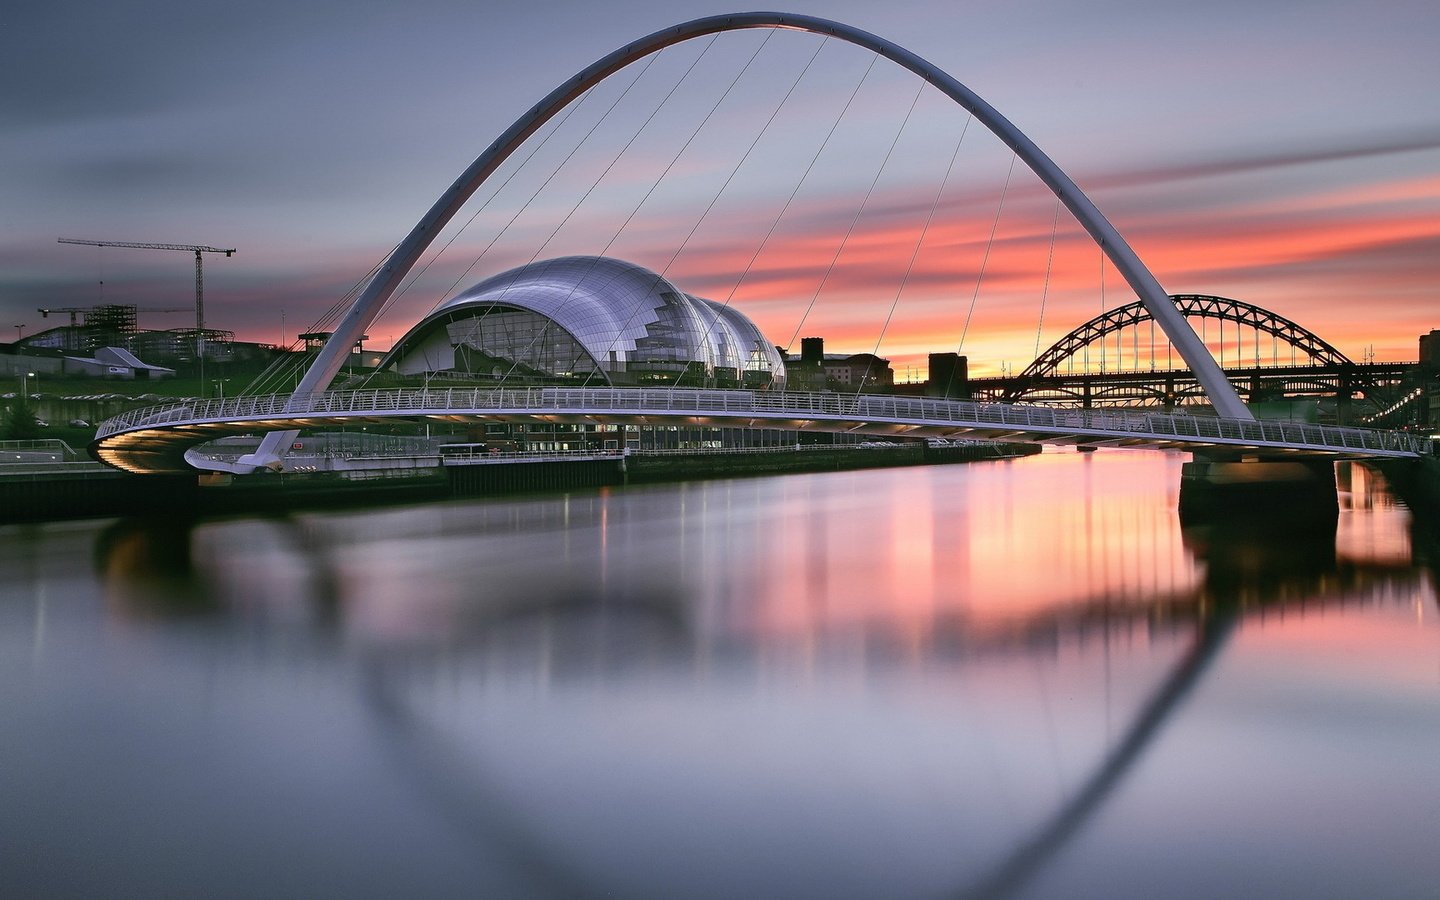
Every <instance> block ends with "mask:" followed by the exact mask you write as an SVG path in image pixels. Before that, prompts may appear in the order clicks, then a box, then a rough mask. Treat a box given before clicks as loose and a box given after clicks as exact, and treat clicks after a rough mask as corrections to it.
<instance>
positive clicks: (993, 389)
mask: <svg viewBox="0 0 1440 900" xmlns="http://www.w3.org/2000/svg"><path fill="white" fill-rule="evenodd" d="M1171 299H1172V300H1173V301H1174V303H1175V307H1176V309H1178V310H1179V311H1180V313H1181V314H1182V315H1183V316H1184V317H1185V318H1187V319H1192V318H1194V319H1215V320H1219V321H1220V322H1221V325H1222V338H1223V325H1224V323H1225V322H1232V323H1234V324H1235V326H1236V330H1237V335H1239V334H1241V333H1242V332H1241V329H1251V330H1253V334H1254V340H1255V341H1256V345H1255V353H1254V357H1253V362H1245V361H1244V360H1245V357H1246V356H1247V355H1248V354H1247V353H1246V352H1245V349H1246V348H1245V347H1244V345H1243V341H1242V339H1241V338H1240V337H1238V336H1237V338H1236V340H1235V341H1234V342H1233V343H1230V342H1226V345H1229V346H1232V347H1234V349H1235V350H1236V353H1235V362H1234V363H1231V364H1228V365H1226V364H1224V362H1223V359H1224V355H1223V351H1222V354H1221V359H1222V365H1226V367H1225V372H1226V374H1227V377H1228V378H1229V379H1230V381H1231V383H1232V385H1233V386H1234V387H1235V390H1236V391H1237V393H1239V394H1240V395H1241V396H1242V397H1245V398H1246V400H1247V402H1251V403H1254V402H1258V401H1263V400H1270V399H1278V398H1282V397H1314V398H1326V397H1333V398H1338V399H1340V400H1342V401H1345V402H1348V401H1349V400H1350V399H1351V398H1353V397H1355V396H1357V395H1360V394H1363V395H1364V396H1366V397H1367V398H1369V399H1371V400H1373V401H1376V402H1377V403H1379V405H1382V406H1383V405H1384V404H1385V403H1386V402H1389V401H1392V400H1394V399H1395V398H1396V397H1397V396H1398V393H1397V392H1398V391H1400V390H1402V388H1403V385H1404V383H1405V380H1406V378H1407V377H1409V375H1410V370H1411V369H1412V368H1413V366H1412V365H1411V364H1409V363H1368V362H1367V363H1356V362H1354V361H1353V360H1351V359H1350V358H1349V357H1347V356H1346V355H1345V354H1344V353H1342V352H1340V351H1339V350H1338V349H1336V348H1335V347H1334V346H1333V345H1331V344H1330V343H1329V342H1328V341H1326V340H1325V339H1324V338H1322V337H1320V336H1319V335H1317V334H1315V333H1314V332H1313V331H1310V330H1309V329H1308V328H1305V327H1304V326H1302V325H1300V324H1298V323H1296V322H1294V321H1292V320H1291V319H1287V318H1286V317H1284V316H1282V315H1279V314H1278V313H1274V312H1271V311H1270V310H1267V309H1264V308H1263V307H1259V306H1256V305H1254V304H1253V303H1247V302H1245V301H1243V300H1235V299H1231V298H1229V297H1219V296H1215V295H1213V294H1175V295H1172V297H1171ZM1146 323H1150V325H1151V329H1152V332H1153V329H1154V324H1155V320H1154V318H1153V317H1152V316H1151V315H1150V312H1149V310H1148V309H1147V308H1146V307H1145V306H1144V305H1143V304H1141V303H1136V302H1132V303H1128V304H1126V305H1124V306H1119V307H1116V308H1115V309H1111V310H1107V311H1106V312H1104V313H1101V314H1100V315H1098V316H1095V317H1094V318H1092V319H1090V320H1089V321H1087V322H1085V323H1083V324H1082V325H1079V326H1077V327H1076V328H1075V329H1074V330H1072V331H1071V332H1070V333H1069V334H1067V335H1065V336H1064V337H1062V338H1060V339H1059V340H1057V341H1056V342H1055V343H1053V344H1051V345H1050V347H1048V348H1047V349H1046V350H1045V351H1044V352H1043V353H1041V354H1040V355H1039V356H1037V357H1036V358H1035V360H1034V361H1033V362H1031V363H1030V365H1029V366H1027V367H1026V368H1025V370H1024V371H1023V372H1021V373H1020V374H1019V375H1013V376H1002V377H999V378H978V379H973V380H972V382H971V388H972V396H974V397H976V398H979V399H986V400H1004V401H1007V402H1020V401H1025V402H1032V403H1034V402H1039V403H1046V404H1059V405H1062V406H1070V405H1082V406H1086V407H1088V406H1092V405H1094V406H1107V407H1117V406H1118V407H1123V406H1140V407H1147V406H1156V405H1163V406H1165V407H1166V408H1173V407H1175V406H1178V405H1184V404H1187V403H1192V402H1199V401H1203V400H1204V399H1205V393H1204V391H1203V389H1202V388H1201V386H1200V385H1199V384H1198V383H1197V382H1196V381H1195V379H1194V377H1193V375H1192V374H1191V373H1190V372H1189V371H1188V370H1186V369H1183V368H1178V367H1176V366H1175V365H1174V363H1173V362H1171V361H1169V360H1160V361H1159V362H1160V364H1159V365H1157V364H1156V362H1157V360H1156V359H1155V357H1154V352H1155V346H1154V335H1153V333H1152V335H1151V338H1150V343H1151V347H1150V349H1151V354H1152V356H1151V361H1150V365H1149V366H1144V365H1142V364H1141V358H1142V357H1141V352H1140V347H1141V346H1142V344H1141V342H1140V341H1139V340H1138V338H1139V333H1140V331H1141V330H1142V329H1143V327H1144V326H1145V325H1146ZM1127 331H1128V332H1130V333H1132V334H1134V335H1135V336H1136V337H1137V341H1136V342H1135V344H1134V345H1132V346H1134V351H1133V361H1132V363H1131V364H1130V365H1129V366H1126V365H1125V364H1119V365H1116V366H1113V367H1110V368H1109V369H1108V370H1107V369H1106V368H1103V367H1102V369H1101V370H1100V371H1098V372H1097V371H1095V370H1094V369H1093V368H1092V367H1090V366H1089V365H1087V366H1086V368H1085V370H1084V371H1075V370H1074V368H1073V366H1072V367H1070V368H1068V369H1067V367H1066V363H1067V362H1070V363H1073V362H1074V361H1075V360H1076V359H1078V358H1080V357H1081V355H1082V354H1087V355H1088V354H1089V348H1091V347H1093V346H1095V345H1100V346H1102V347H1105V346H1109V345H1110V344H1109V340H1110V338H1111V337H1114V338H1115V339H1116V340H1115V346H1116V349H1117V359H1118V358H1119V357H1120V356H1121V355H1122V354H1123V351H1124V350H1125V349H1126V345H1125V342H1124V341H1123V339H1122V338H1121V336H1122V334H1123V333H1125V332H1127ZM1261 335H1269V336H1270V338H1271V340H1272V341H1273V342H1274V344H1275V345H1276V346H1279V345H1282V344H1283V345H1284V346H1286V347H1289V348H1290V351H1291V353H1290V356H1291V358H1290V362H1289V363H1288V364H1287V363H1284V362H1280V361H1279V356H1278V354H1276V353H1273V352H1272V353H1271V359H1270V360H1269V361H1268V362H1262V361H1261V355H1262V354H1261V351H1260V348H1259V346H1258V342H1259V340H1260V337H1261ZM1167 355H1168V354H1167ZM1088 361H1089V360H1087V362H1088Z"/></svg>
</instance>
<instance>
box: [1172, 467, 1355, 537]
mask: <svg viewBox="0 0 1440 900" xmlns="http://www.w3.org/2000/svg"><path fill="white" fill-rule="evenodd" d="M1339 515H1340V504H1339V500H1338V497H1337V494H1336V485H1335V464H1334V462H1332V461H1331V460H1329V459H1295V458H1293V457H1291V458H1288V459H1275V458H1269V457H1261V456H1257V455H1253V454H1244V455H1241V454H1226V453H1223V452H1222V453H1203V454H1202V453H1196V454H1194V456H1193V458H1192V461H1191V462H1188V463H1185V465H1184V466H1183V467H1182V468H1181V471H1180V521H1181V522H1182V523H1183V524H1186V525H1199V524H1221V525H1223V524H1225V523H1227V522H1252V523H1253V522H1263V523H1273V524H1274V525H1275V526H1276V527H1279V528H1286V529H1292V530H1300V529H1312V528H1313V529H1329V530H1333V529H1334V527H1335V522H1336V519H1338V518H1339Z"/></svg>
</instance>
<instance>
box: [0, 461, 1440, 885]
mask: <svg viewBox="0 0 1440 900" xmlns="http://www.w3.org/2000/svg"><path fill="white" fill-rule="evenodd" d="M1182 461H1183V457H1181V456H1177V455H1166V454H1160V453H1150V452H1125V451H1112V452H1105V451H1102V452H1099V453H1095V454H1078V453H1049V452H1047V453H1046V454H1044V455H1042V456H1039V457H1030V458H1025V459H1019V460H1014V461H1008V462H993V463H976V464H969V465H949V466H932V467H923V468H905V469H892V470H879V471H876V470H871V471H864V472H840V473H826V474H812V475H790V476H783V477H774V478H753V479H733V480H720V481H708V482H692V483H685V484H677V485H662V486H647V487H636V488H627V489H623V490H599V491H591V492H577V493H572V494H569V495H555V496H539V497H523V498H504V499H497V500H492V501H456V502H447V503H438V504H425V505H414V506H389V507H385V508H381V509H373V510H362V511H354V510H347V511H344V512H325V513H303V514H296V515H293V516H289V517H273V516H270V517H251V518H225V519H214V520H201V521H194V522H187V521H138V520H137V521H132V520H106V521H95V522H80V523H55V524H47V525H41V526H24V527H21V526H7V527H3V528H0V714H3V727H0V895H3V896H6V897H11V896H14V897H31V896H45V897H50V896H56V897H60V896H74V897H97V896H106V897H121V896H125V897H147V898H148V897H198V896H205V897H230V896H233V897H260V896H264V897H320V896H343V897H371V896H374V897H396V896H485V897H549V896H556V897H584V896H613V897H656V898H672V897H687V898H689V897H825V898H838V897H886V898H891V897H971V896H975V897H991V896H995V897H1044V898H1049V897H1056V898H1058V897H1065V898H1075V897H1097V898H1098V897H1167V898H1185V897H1194V898H1213V897H1222V896H1225V897H1276V896H1293V897H1309V898H1316V897H1367V898H1368V897H1416V898H1421V897H1434V896H1436V891H1437V885H1440V853H1436V852H1435V849H1434V844H1435V838H1436V836H1437V832H1440V626H1437V622H1440V608H1437V599H1436V588H1435V581H1434V578H1435V575H1434V572H1435V569H1434V568H1433V566H1434V561H1433V558H1432V559H1431V561H1430V562H1427V561H1426V554H1425V552H1424V549H1423V545H1422V549H1421V550H1419V551H1417V550H1414V549H1412V535H1411V528H1410V520H1409V515H1408V513H1407V511H1406V510H1405V509H1404V508H1403V507H1401V506H1399V505H1397V503H1396V502H1395V501H1394V500H1392V499H1391V498H1390V497H1389V496H1388V495H1387V494H1386V493H1385V492H1384V489H1383V485H1381V484H1379V483H1378V481H1377V480H1376V479H1375V478H1373V477H1372V476H1370V475H1369V474H1368V473H1367V471H1366V470H1364V469H1362V468H1360V467H1355V468H1353V469H1346V470H1344V471H1343V472H1342V478H1341V485H1342V488H1343V489H1344V490H1343V492H1342V494H1341V512H1340V516H1339V521H1338V524H1337V525H1336V527H1335V528H1334V529H1333V531H1332V530H1330V529H1328V528H1327V529H1320V530H1319V531H1318V533H1315V532H1312V533H1310V534H1308V535H1301V536H1295V535H1286V534H1276V533H1266V532H1264V531H1261V532H1258V533H1257V532H1254V531H1246V532H1239V531H1237V530H1235V529H1212V530H1210V531H1208V532H1199V531H1189V532H1187V531H1184V530H1182V529H1181V527H1180V525H1179V522H1178V520H1177V518H1176V515H1175V512H1174V510H1175V506H1176V491H1177V486H1178V483H1179V467H1180V464H1181V462H1182Z"/></svg>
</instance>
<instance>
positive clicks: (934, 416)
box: [96, 387, 1432, 455]
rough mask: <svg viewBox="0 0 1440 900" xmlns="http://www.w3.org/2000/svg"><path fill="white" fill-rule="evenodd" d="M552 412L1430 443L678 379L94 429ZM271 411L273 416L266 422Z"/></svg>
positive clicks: (249, 406)
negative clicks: (370, 415)
mask: <svg viewBox="0 0 1440 900" xmlns="http://www.w3.org/2000/svg"><path fill="white" fill-rule="evenodd" d="M489 410H493V411H495V412H497V413H500V412H505V413H516V414H528V413H553V414H562V415H564V414H568V415H580V416H583V415H595V416H596V417H603V416H604V415H606V414H614V413H626V414H632V415H644V414H646V413H652V414H655V415H667V416H685V415H692V416H707V417H721V418H731V419H744V418H746V417H747V416H754V417H757V418H761V419H765V420H767V421H768V423H769V424H770V425H771V426H772V427H774V426H775V425H776V424H779V423H777V421H776V420H777V419H778V420H780V422H783V421H785V420H794V421H795V422H796V423H797V424H800V423H803V422H804V421H805V420H807V419H811V418H816V419H823V420H825V421H830V422H847V421H854V422H856V423H862V422H863V423H875V422H894V423H895V424H896V425H897V426H905V425H928V426H937V427H942V428H943V427H945V426H950V425H953V426H955V427H956V428H957V429H958V428H965V427H971V426H975V427H982V428H992V429H993V428H996V427H1001V428H1003V427H1007V426H1013V427H1015V428H1016V429H1018V432H1017V434H1016V435H1015V436H1016V437H1017V438H1019V439H1022V440H1023V439H1024V438H1025V437H1026V434H1030V435H1033V434H1034V433H1035V432H1042V433H1043V432H1046V431H1053V432H1055V433H1056V434H1057V435H1063V434H1076V433H1078V434H1083V435H1094V436H1097V437H1101V438H1105V437H1112V438H1121V439H1123V438H1124V437H1125V436H1134V437H1137V438H1159V439H1166V438H1179V439H1189V440H1192V441H1200V442H1204V441H1206V440H1211V439H1213V440H1216V441H1219V442H1221V443H1252V444H1261V445H1283V446H1289V447H1296V448H1309V449H1316V450H1339V451H1343V450H1355V451H1358V452H1367V451H1368V452H1389V453H1396V452H1398V453H1415V454H1420V455H1426V454H1429V453H1431V452H1432V445H1431V441H1430V439H1429V438H1425V437H1422V436H1420V435H1415V434H1410V433H1406V432H1396V431H1377V430H1373V429H1366V428H1351V427H1346V426H1338V425H1315V424H1309V423H1302V422H1286V421H1280V420H1273V419H1261V420H1254V421H1251V420H1242V419H1222V418H1217V417H1214V416H1194V415H1188V414H1176V413H1162V412H1151V411H1137V410H1117V409H1058V408H1054V407H1045V406H1032V405H1025V404H1011V403H989V402H977V401H970V400H947V399H941V398H930V397H902V396H894V395H888V394H848V393H846V394H840V393H804V392H796V391H741V390H697V389H680V388H564V387H529V388H444V389H435V388H425V389H406V388H388V389H374V390H360V391H329V392H324V393H314V394H272V395H261V396H249V397H227V398H225V399H223V400H221V399H216V400H199V401H187V402H184V403H175V404H169V405H164V406H153V407H146V408H143V409H137V410H131V411H129V412H126V413H123V414H122V415H119V416H116V417H115V418H112V419H109V420H107V421H105V422H103V423H102V424H101V425H100V428H99V429H98V432H97V435H96V436H97V438H104V437H107V436H109V435H112V434H116V433H119V432H123V431H133V430H137V429H141V428H146V427H167V426H174V425H181V424H187V423H194V422H225V421H237V422H238V421H246V422H252V423H253V424H254V425H256V426H257V429H264V428H266V426H269V428H268V430H282V429H284V428H286V427H288V426H287V425H286V424H284V420H288V419H294V418H315V417H321V418H323V417H324V416H326V415H327V414H334V415H355V414H362V413H365V412H375V413H387V414H391V415H396V414H398V415H413V416H417V417H423V416H436V417H443V416H445V415H447V414H466V413H480V414H483V413H485V412H486V411H489ZM272 419H273V420H275V421H274V422H271V421H269V420H272Z"/></svg>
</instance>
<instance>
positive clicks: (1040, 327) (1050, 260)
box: [1031, 197, 1060, 359]
mask: <svg viewBox="0 0 1440 900" xmlns="http://www.w3.org/2000/svg"><path fill="white" fill-rule="evenodd" d="M1059 227H1060V198H1059V197H1056V198H1055V216H1054V218H1053V219H1051V221H1050V253H1049V255H1048V256H1047V257H1046V258H1045V286H1044V287H1043V288H1041V289H1040V322H1039V324H1037V325H1036V326H1035V352H1034V353H1032V354H1031V357H1032V358H1034V359H1039V358H1040V335H1041V333H1042V332H1043V331H1044V330H1045V300H1046V298H1047V297H1049V296H1050V272H1051V269H1052V268H1053V267H1054V265H1055V235H1056V232H1057V231H1058V229H1059Z"/></svg>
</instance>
